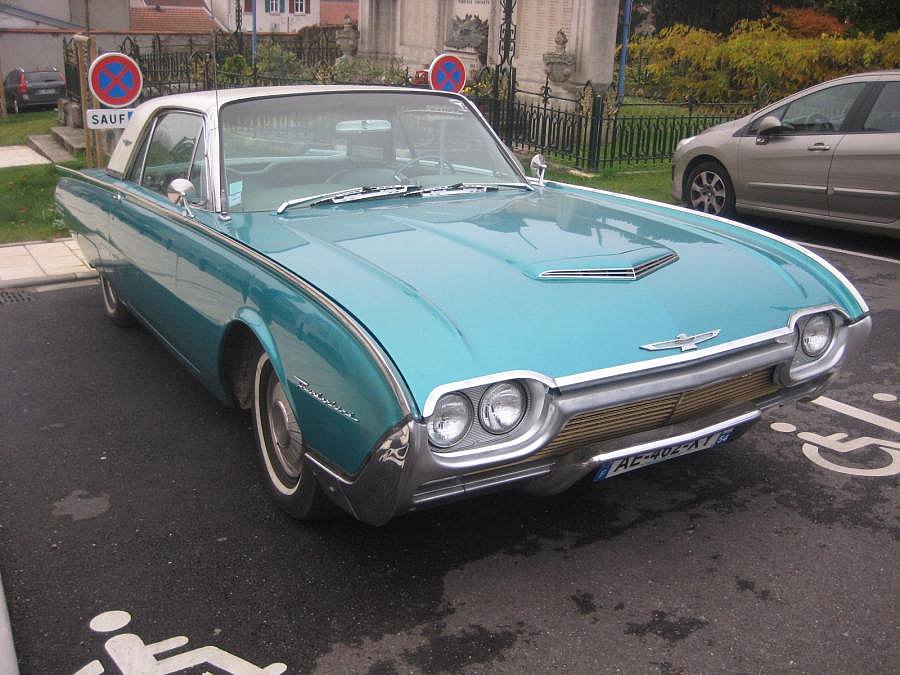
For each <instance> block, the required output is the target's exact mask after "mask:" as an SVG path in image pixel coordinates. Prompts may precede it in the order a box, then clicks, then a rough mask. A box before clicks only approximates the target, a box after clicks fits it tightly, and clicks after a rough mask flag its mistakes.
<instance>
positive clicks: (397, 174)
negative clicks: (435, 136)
mask: <svg viewBox="0 0 900 675" xmlns="http://www.w3.org/2000/svg"><path fill="white" fill-rule="evenodd" d="M425 161H432V162H437V163H438V164H439V165H443V166H445V167H447V168H448V169H450V173H456V168H455V167H454V166H453V165H452V164H451V163H450V162H449V161H447V160H446V159H444V158H443V157H438V156H437V155H420V156H419V157H413V158H412V159H410V160H407V161H406V162H404V163H403V166H401V167H400V168H398V169H397V170H396V171H394V178H396V179H397V180H398V181H399V182H401V183H402V182H403V181H404V180H409V176H407V175H406V174H405V171H406V170H407V169H408V168H409V167H411V166H415V165H416V164H418V163H419V162H425Z"/></svg>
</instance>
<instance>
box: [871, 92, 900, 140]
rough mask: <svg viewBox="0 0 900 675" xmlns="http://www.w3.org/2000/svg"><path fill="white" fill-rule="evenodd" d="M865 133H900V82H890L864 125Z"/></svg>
mask: <svg viewBox="0 0 900 675" xmlns="http://www.w3.org/2000/svg"><path fill="white" fill-rule="evenodd" d="M863 130H864V131H895V132H896V131H900V82H888V83H887V84H886V85H884V89H882V90H881V93H880V94H878V98H877V99H875V105H873V106H872V110H871V111H870V112H869V116H868V117H866V121H865V122H864V123H863Z"/></svg>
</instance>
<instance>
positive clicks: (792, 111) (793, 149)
mask: <svg viewBox="0 0 900 675" xmlns="http://www.w3.org/2000/svg"><path fill="white" fill-rule="evenodd" d="M865 86H866V83H865V82H852V83H848V84H839V85H835V86H833V87H828V88H827V89H821V90H819V91H816V92H813V93H812V94H807V95H806V96H802V97H800V98H798V99H795V100H794V101H791V102H790V103H789V104H787V105H786V106H785V107H784V108H782V109H780V110H777V111H774V114H775V115H776V116H777V117H779V118H780V119H781V122H782V124H783V125H784V129H782V130H779V131H777V132H775V133H772V134H770V135H769V136H768V137H767V138H766V139H761V140H762V142H760V141H758V140H757V138H756V137H755V136H754V135H752V134H751V135H747V136H744V137H742V138H741V139H740V145H739V150H738V153H739V154H738V182H737V185H735V193H736V195H737V201H738V207H740V206H741V205H747V206H751V207H757V208H765V209H773V210H782V211H797V212H803V213H811V214H818V215H827V213H828V171H829V168H830V166H831V159H832V157H833V156H834V152H835V149H836V148H837V146H838V144H839V143H840V142H841V139H842V138H843V137H844V134H843V131H842V127H843V125H844V121H845V120H846V118H847V114H848V113H849V112H850V109H851V108H852V106H853V104H854V102H855V101H856V99H857V97H858V96H859V94H860V93H861V92H862V90H863V89H864V88H865ZM770 114H772V113H770Z"/></svg>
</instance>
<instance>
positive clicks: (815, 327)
mask: <svg viewBox="0 0 900 675" xmlns="http://www.w3.org/2000/svg"><path fill="white" fill-rule="evenodd" d="M832 337H834V322H832V320H831V317H830V316H828V315H827V314H817V315H816V316H814V317H812V318H811V319H810V320H809V321H807V322H806V323H805V324H804V325H803V330H802V331H801V333H800V347H801V348H802V349H803V353H804V354H806V355H807V356H809V357H810V358H813V359H816V358H818V357H820V356H822V354H824V353H825V350H826V349H828V346H829V345H830V344H831V339H832Z"/></svg>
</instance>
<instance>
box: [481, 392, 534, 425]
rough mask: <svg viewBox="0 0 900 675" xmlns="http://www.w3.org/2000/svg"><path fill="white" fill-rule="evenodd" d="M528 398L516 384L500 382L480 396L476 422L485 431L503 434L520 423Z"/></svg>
mask: <svg viewBox="0 0 900 675" xmlns="http://www.w3.org/2000/svg"><path fill="white" fill-rule="evenodd" d="M527 404H528V397H527V396H526V395H525V390H524V389H522V385H520V384H519V383H517V382H500V383H498V384H495V385H493V386H491V387H488V389H487V391H485V392H484V394H482V396H481V401H480V402H479V404H478V421H479V422H481V426H483V427H484V428H485V431H489V432H490V433H492V434H505V433H506V432H507V431H512V430H513V429H514V428H515V426H516V425H517V424H518V423H519V422H521V421H522V416H523V415H525V406H526V405H527Z"/></svg>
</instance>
